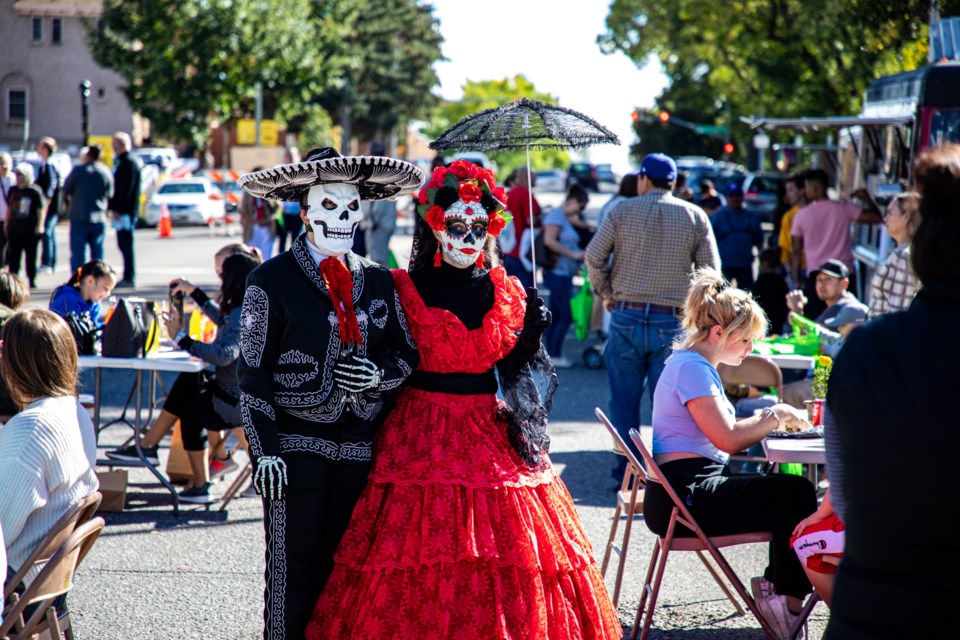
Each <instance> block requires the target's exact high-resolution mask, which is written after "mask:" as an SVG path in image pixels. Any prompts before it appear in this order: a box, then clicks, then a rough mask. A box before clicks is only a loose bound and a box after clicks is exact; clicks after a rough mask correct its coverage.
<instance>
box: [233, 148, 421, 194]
mask: <svg viewBox="0 0 960 640" xmlns="http://www.w3.org/2000/svg"><path fill="white" fill-rule="evenodd" d="M426 178H427V176H426V174H425V173H424V172H423V170H421V169H420V168H419V167H417V166H416V165H414V164H411V163H409V162H405V161H404V160H397V159H396V158H388V157H386V156H340V157H336V158H328V159H326V160H312V161H304V162H295V163H293V164H282V165H278V166H276V167H273V168H271V169H264V170H263V171H257V172H255V173H248V174H245V175H242V176H240V178H239V179H238V180H237V184H238V185H240V187H241V188H242V189H243V190H244V191H246V192H248V193H250V194H252V195H255V196H257V197H258V198H266V199H268V200H285V201H296V200H299V199H300V195H301V194H302V193H303V192H304V191H306V190H308V189H309V188H310V187H313V186H315V185H318V184H338V183H346V184H353V185H356V186H357V190H358V191H359V192H360V199H361V200H386V199H389V198H399V197H400V196H402V195H406V194H408V193H412V192H413V191H416V190H417V189H419V188H420V187H421V186H422V185H423V183H424V181H425V180H426Z"/></svg>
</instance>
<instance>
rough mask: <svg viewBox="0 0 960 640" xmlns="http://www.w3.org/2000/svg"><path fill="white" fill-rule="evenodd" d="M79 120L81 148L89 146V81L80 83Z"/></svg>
mask: <svg viewBox="0 0 960 640" xmlns="http://www.w3.org/2000/svg"><path fill="white" fill-rule="evenodd" d="M80 120H81V126H82V127H83V146H84V147H86V146H87V145H88V144H90V81H89V80H84V81H83V82H81V83H80Z"/></svg>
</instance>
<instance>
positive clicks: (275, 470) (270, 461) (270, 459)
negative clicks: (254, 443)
mask: <svg viewBox="0 0 960 640" xmlns="http://www.w3.org/2000/svg"><path fill="white" fill-rule="evenodd" d="M253 484H254V486H255V487H256V488H257V493H259V494H260V495H261V496H263V497H264V498H267V499H269V500H280V499H281V498H283V485H285V484H287V463H286V462H284V461H283V460H281V459H280V458H278V457H276V456H262V457H261V458H260V459H259V460H257V471H256V472H255V473H254V474H253Z"/></svg>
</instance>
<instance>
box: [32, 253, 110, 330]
mask: <svg viewBox="0 0 960 640" xmlns="http://www.w3.org/2000/svg"><path fill="white" fill-rule="evenodd" d="M115 286H117V272H116V271H114V270H113V267H111V266H110V265H108V264H107V263H106V262H103V261H102V260H91V261H90V262H88V263H87V264H85V265H83V266H82V267H80V268H79V269H77V271H76V273H74V274H73V275H71V276H70V279H69V280H67V282H66V284H62V285H60V286H59V287H57V288H56V289H54V291H53V295H51V296H50V305H49V307H50V311H53V312H54V313H56V314H57V315H59V316H60V317H62V318H65V317H66V316H67V314H68V313H71V312H72V313H75V314H77V315H78V316H79V315H83V314H84V313H89V314H90V318H91V319H92V320H93V321H94V322H95V323H96V324H97V326H98V327H102V326H103V324H104V323H103V319H102V318H101V316H102V315H103V309H102V308H101V306H100V303H101V302H103V300H104V299H105V298H106V297H107V296H109V295H110V292H111V291H113V288H114V287H115Z"/></svg>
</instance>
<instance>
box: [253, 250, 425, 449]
mask: <svg viewBox="0 0 960 640" xmlns="http://www.w3.org/2000/svg"><path fill="white" fill-rule="evenodd" d="M306 242H307V240H306V236H305V235H302V236H300V237H299V238H297V240H296V241H295V242H294V243H293V245H292V247H291V248H290V251H287V252H284V253H281V254H280V255H278V256H276V257H274V258H272V259H270V260H268V261H267V262H265V263H264V264H262V265H261V266H259V267H257V268H256V269H255V270H254V271H253V272H251V274H250V276H249V277H248V279H247V284H248V286H247V291H246V294H245V296H244V300H243V313H242V316H241V320H240V322H241V332H242V338H241V357H240V361H239V363H238V374H239V378H240V391H241V395H240V406H241V410H242V414H243V426H244V431H245V432H246V435H247V440H248V442H249V445H250V453H251V454H252V455H253V456H254V457H259V456H280V457H282V458H284V459H289V458H290V457H295V458H298V457H299V456H296V455H294V456H290V455H287V454H315V455H321V456H323V457H324V458H327V459H329V460H369V459H370V447H371V442H370V440H371V438H372V432H373V427H374V425H376V424H378V423H379V421H380V420H379V418H380V415H379V414H380V413H381V411H382V409H383V406H384V399H385V397H386V396H387V395H388V394H390V393H391V392H393V391H395V390H396V389H397V388H398V387H399V386H400V384H401V383H402V382H403V381H404V379H405V378H406V377H407V376H408V375H410V373H412V372H413V370H414V369H415V368H416V365H417V363H418V362H419V357H418V355H417V350H416V345H415V344H414V342H413V338H412V337H411V335H410V331H409V329H408V327H407V321H406V318H405V316H404V314H403V308H402V307H401V305H400V300H399V298H398V296H397V293H396V290H395V289H394V284H393V277H392V276H391V274H390V271H389V270H387V269H385V268H384V267H381V266H380V265H377V264H376V263H373V262H370V261H369V260H366V259H364V258H361V257H359V256H356V255H354V254H352V253H351V254H347V255H346V263H347V266H348V268H349V269H350V273H351V275H352V277H353V305H354V309H355V310H356V314H357V321H358V324H359V326H360V333H361V335H362V337H363V344H362V345H360V346H359V348H358V349H357V350H356V351H355V353H356V354H357V355H358V356H360V357H366V358H369V359H370V360H371V361H373V362H374V363H375V364H376V365H377V366H378V367H379V368H380V369H381V370H382V371H383V376H382V380H381V382H380V385H379V387H378V388H377V389H375V390H374V389H371V390H370V391H366V392H364V393H358V394H348V393H346V392H344V391H343V390H342V389H340V388H339V387H337V386H336V385H335V384H334V382H333V365H334V363H335V362H336V361H337V358H338V356H339V355H340V353H341V350H342V349H343V345H342V344H341V342H340V334H339V329H338V326H337V314H336V312H335V311H334V309H333V305H332V303H331V301H330V295H329V293H328V292H327V288H326V286H325V285H324V282H323V278H322V277H321V276H320V269H319V268H318V267H317V265H316V264H315V263H314V260H313V257H312V256H311V255H310V252H309V251H308V250H307V246H306ZM358 434H359V435H360V437H359V438H352V439H354V440H358V441H347V440H351V436H357V435H358Z"/></svg>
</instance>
